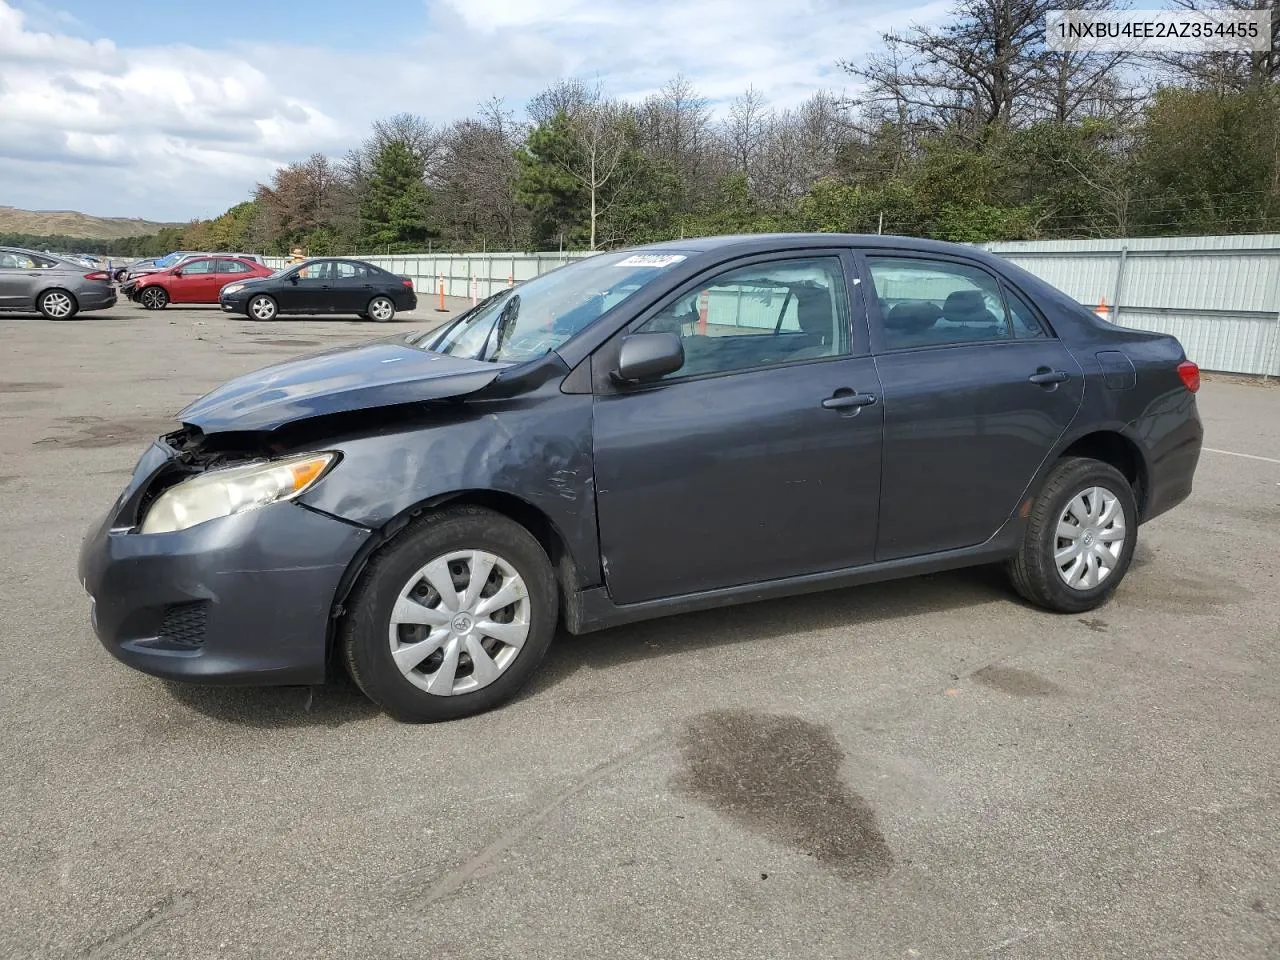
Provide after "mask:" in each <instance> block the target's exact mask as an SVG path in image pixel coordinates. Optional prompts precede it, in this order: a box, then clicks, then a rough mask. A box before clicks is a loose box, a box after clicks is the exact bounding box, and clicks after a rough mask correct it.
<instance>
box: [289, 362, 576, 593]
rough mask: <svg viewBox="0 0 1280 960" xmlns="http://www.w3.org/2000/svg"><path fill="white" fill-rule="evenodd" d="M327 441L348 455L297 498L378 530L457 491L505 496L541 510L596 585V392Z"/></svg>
mask: <svg viewBox="0 0 1280 960" xmlns="http://www.w3.org/2000/svg"><path fill="white" fill-rule="evenodd" d="M375 413H376V411H370V414H371V415H373V414H375ZM323 446H324V447H325V448H326V449H332V450H337V451H339V452H340V453H341V454H342V457H343V459H342V462H341V464H340V465H339V466H338V467H337V468H335V469H334V470H333V471H332V472H330V473H329V475H328V476H326V477H325V478H324V479H323V480H322V481H320V483H318V484H316V486H315V487H314V488H312V489H311V490H309V491H307V493H306V494H304V495H303V496H302V497H301V498H300V499H301V502H303V503H304V504H306V505H307V506H309V507H313V508H315V509H316V510H322V511H324V512H325V513H328V514H331V515H333V516H336V517H340V518H342V519H344V520H348V521H350V522H352V523H356V524H359V525H360V526H362V527H368V528H371V529H375V530H377V529H381V528H382V527H384V526H386V525H387V524H388V523H390V522H391V521H392V520H394V519H396V518H397V517H399V516H401V515H403V514H404V513H406V512H407V511H409V510H411V509H413V508H414V507H417V506H419V505H421V504H424V503H429V502H431V501H433V500H441V499H445V498H447V497H448V496H449V495H451V494H456V493H461V492H476V491H486V492H496V493H500V494H506V495H508V496H512V497H516V498H518V499H520V500H522V501H524V502H525V503H527V504H529V505H530V506H531V507H533V508H534V509H536V510H538V511H539V512H541V513H542V514H543V515H544V516H545V517H546V518H547V519H548V520H549V521H550V523H551V524H552V525H553V526H554V528H555V529H556V530H557V531H558V532H559V533H560V535H561V537H562V538H563V539H564V541H565V546H566V547H567V548H568V550H569V551H570V553H571V554H572V556H573V560H574V563H575V564H576V566H577V568H578V571H579V572H580V574H581V575H582V577H583V580H584V582H588V583H589V582H599V566H600V550H599V544H598V540H597V536H596V500H595V476H594V470H593V462H592V451H591V397H590V396H589V395H581V394H563V393H561V392H560V391H559V388H558V385H557V384H555V383H550V384H547V385H546V386H545V387H543V388H541V389H539V390H537V391H534V392H532V393H529V394H524V395H522V396H517V397H512V398H509V399H501V400H473V401H469V402H465V403H457V404H454V405H452V406H450V407H445V408H443V409H440V410H438V412H437V413H436V414H434V415H432V417H431V419H430V420H429V421H428V422H426V423H418V424H405V425H399V424H397V425H395V426H392V427H388V428H385V429H384V430H380V431H378V432H377V433H374V434H369V435H362V436H355V437H348V438H337V439H335V440H334V441H332V442H329V443H324V444H323Z"/></svg>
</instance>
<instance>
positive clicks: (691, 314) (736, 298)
mask: <svg viewBox="0 0 1280 960" xmlns="http://www.w3.org/2000/svg"><path fill="white" fill-rule="evenodd" d="M659 331H668V332H672V333H677V334H679V335H680V339H681V341H682V343H683V344H684V356H685V360H684V366H682V367H681V368H680V369H679V370H677V371H676V372H674V373H672V374H669V375H668V376H667V379H678V378H682V377H696V376H704V375H707V374H717V373H729V372H731V371H734V370H748V369H751V368H753V367H765V366H773V365H776V364H779V363H795V362H799V361H803V360H820V359H823V358H824V357H835V356H840V355H844V354H847V353H849V349H850V348H849V313H848V299H847V296H846V293H845V283H844V269H843V267H842V266H841V263H840V260H839V258H838V257H809V258H805V259H796V260H774V261H769V262H766V263H759V264H753V265H752V266H749V267H738V268H736V269H733V270H729V271H726V272H725V273H722V274H720V275H718V276H714V277H712V278H711V279H710V280H708V281H707V282H706V283H704V284H702V285H700V286H699V287H698V288H697V289H695V290H692V291H690V292H688V293H685V294H683V295H681V296H680V297H678V298H676V300H674V301H673V302H671V303H670V304H668V305H667V306H665V307H663V308H662V309H660V310H659V311H658V313H657V314H655V315H654V316H652V317H650V318H649V319H648V320H646V321H644V322H643V323H642V324H641V325H640V326H639V327H638V328H636V329H635V330H633V331H632V332H634V333H653V332H659Z"/></svg>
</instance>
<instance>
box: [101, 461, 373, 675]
mask: <svg viewBox="0 0 1280 960" xmlns="http://www.w3.org/2000/svg"><path fill="white" fill-rule="evenodd" d="M175 457H176V451H175V450H174V449H173V448H171V447H169V446H168V445H167V444H165V443H164V442H163V441H157V443H156V444H155V445H153V446H152V448H151V449H150V450H149V451H148V452H147V453H146V454H145V455H144V456H143V458H142V460H141V461H139V464H138V467H137V469H136V470H135V472H134V476H133V479H132V480H131V481H130V484H129V486H128V487H126V488H125V491H124V492H123V493H122V494H121V496H120V498H119V499H118V500H117V501H116V503H115V505H114V506H113V507H112V509H111V510H110V511H108V513H107V515H106V517H104V518H103V520H102V522H101V524H99V525H98V526H97V527H96V528H95V529H94V530H93V531H92V532H91V533H90V534H89V536H88V537H87V538H86V540H85V542H84V545H83V546H82V548H81V551H80V563H79V575H80V582H81V583H82V584H83V586H84V588H85V590H86V591H87V592H88V593H89V595H90V597H91V598H92V602H93V605H92V609H93V613H92V619H93V626H94V631H95V632H96V633H97V635H98V638H99V640H101V642H102V644H103V646H105V647H106V648H107V650H108V651H109V652H110V653H111V654H112V655H113V656H115V657H116V658H117V659H119V660H121V661H123V662H124V663H126V664H128V665H129V666H132V667H135V668H136V669H138V670H142V671H144V672H146V673H150V674H154V675H156V676H160V677H168V678H173V679H180V680H196V681H204V682H211V683H228V684H255V685H257V684H261V685H271V684H292V683H318V682H320V681H322V680H323V679H324V675H325V664H326V659H327V658H326V653H327V651H326V646H327V638H328V630H329V626H330V621H331V618H332V614H333V611H334V600H335V595H336V592H337V589H338V584H339V582H340V580H341V579H342V576H343V574H344V572H345V571H346V569H347V567H348V565H349V564H350V563H351V561H352V559H353V558H354V557H355V556H356V553H357V551H358V550H359V549H360V547H361V546H362V545H363V544H364V543H365V541H366V540H367V538H368V537H369V535H370V533H369V531H368V530H366V529H364V528H362V527H359V526H355V525H352V524H350V523H347V522H344V521H341V520H337V519H334V518H333V517H331V516H329V515H327V514H324V513H320V512H318V511H316V510H312V509H310V508H307V507H304V506H302V505H300V504H298V503H294V502H281V503H275V504H271V505H269V506H266V507H261V508H259V509H255V510H247V511H245V512H243V513H239V514H235V515H233V516H229V517H223V518H221V519H217V520H210V521H207V522H205V523H201V524H198V525H196V526H194V527H191V528H189V529H187V530H181V531H178V532H175V533H160V534H140V533H137V532H135V531H136V529H137V524H138V522H139V521H140V520H141V515H142V513H143V512H144V511H145V506H146V504H147V502H148V498H149V495H150V496H153V495H154V494H152V493H150V491H151V489H152V488H153V487H154V486H155V485H156V483H157V481H158V479H159V478H161V477H163V476H164V475H165V474H166V473H167V472H170V471H172V470H173V469H174V468H175Z"/></svg>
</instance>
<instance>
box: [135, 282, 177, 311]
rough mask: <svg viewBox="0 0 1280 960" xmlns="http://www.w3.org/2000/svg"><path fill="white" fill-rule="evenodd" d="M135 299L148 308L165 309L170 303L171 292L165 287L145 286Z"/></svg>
mask: <svg viewBox="0 0 1280 960" xmlns="http://www.w3.org/2000/svg"><path fill="white" fill-rule="evenodd" d="M135 299H136V300H137V301H138V302H139V303H140V304H142V306H143V307H145V308H146V309H147V310H163V309H164V308H165V307H167V306H168V305H169V294H168V292H167V291H166V290H165V289H164V287H143V288H142V289H141V290H139V291H138V292H137V296H136V297H135Z"/></svg>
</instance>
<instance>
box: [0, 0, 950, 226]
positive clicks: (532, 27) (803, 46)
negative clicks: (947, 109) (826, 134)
mask: <svg viewBox="0 0 1280 960" xmlns="http://www.w3.org/2000/svg"><path fill="white" fill-rule="evenodd" d="M916 2H918V3H921V2H922V4H923V5H920V6H916V7H914V8H905V9H903V8H894V7H892V6H890V4H891V3H892V0H876V3H877V4H883V6H875V7H869V6H868V5H866V4H861V3H859V4H853V3H850V2H847V0H791V2H789V3H787V4H779V3H777V2H774V0H643V2H640V0H541V2H536V3H535V2H533V0H428V2H427V9H428V12H429V15H430V16H429V30H428V31H427V32H425V33H421V34H420V35H417V36H407V37H402V38H401V40H400V42H399V46H398V48H396V49H391V50H379V51H375V52H365V51H350V50H345V49H340V48H341V46H342V44H343V37H342V36H341V35H340V34H335V36H334V38H333V44H334V48H326V47H314V46H312V47H300V46H284V45H280V44H278V43H271V44H265V43H264V44H260V45H259V44H241V45H237V46H233V47H231V48H229V49H222V50H211V49H201V48H199V47H195V46H190V45H184V44H167V45H149V46H130V45H126V44H124V43H121V44H117V43H114V42H112V41H111V40H109V39H86V38H84V37H80V36H74V35H71V34H69V33H67V32H66V31H67V30H68V29H70V26H68V24H69V23H72V22H73V21H68V20H67V18H66V17H65V16H62V15H60V14H59V12H58V11H57V10H55V9H52V8H51V7H50V6H48V5H38V7H37V8H36V9H38V11H39V15H38V16H37V17H35V18H33V17H32V16H30V15H24V14H23V13H22V12H21V11H19V10H17V9H16V8H15V7H13V6H12V5H11V3H10V2H8V0H0V130H3V131H4V134H3V137H2V138H0V204H10V205H14V206H20V207H36V208H63V209H65V208H75V209H82V210H86V211H87V212H91V213H100V214H115V215H131V216H148V217H153V218H160V219H186V218H188V217H192V216H210V215H214V214H216V213H218V212H220V211H221V210H223V209H225V208H226V207H228V206H229V205H231V204H232V203H236V202H238V201H239V200H242V199H244V198H245V197H247V196H248V194H249V192H250V191H251V190H252V188H253V186H254V184H255V183H256V182H258V181H260V180H265V179H267V178H268V177H269V176H270V174H271V171H272V170H273V169H274V168H275V167H276V166H277V165H279V164H281V163H285V162H288V161H290V160H295V159H299V158H301V157H305V156H307V155H308V154H310V153H312V152H315V151H321V152H327V153H331V154H341V153H343V152H345V150H346V149H348V148H350V147H352V146H355V145H356V144H357V143H358V142H359V141H360V140H361V139H362V138H363V137H364V136H365V134H366V133H367V130H368V126H369V124H370V122H372V121H373V120H374V119H377V118H378V117H383V116H387V115H389V114H391V113H395V112H399V111H411V112H414V113H420V114H423V115H425V116H427V117H428V118H430V119H432V120H435V121H438V122H441V123H445V122H448V121H450V120H452V119H455V118H457V117H460V116H463V115H465V114H467V113H469V112H471V111H473V110H474V109H475V107H476V105H477V104H478V103H480V102H481V101H483V100H485V99H487V98H488V97H490V96H494V95H496V96H501V97H504V98H506V99H507V101H508V103H509V104H511V105H512V106H515V107H519V106H521V105H523V103H524V102H525V101H527V100H528V98H529V97H531V96H532V95H533V94H535V93H537V92H538V91H539V90H540V89H542V88H544V87H545V86H546V85H547V84H549V83H551V82H553V81H554V80H556V79H557V78H559V77H562V76H579V77H583V78H593V77H597V76H598V77H599V78H600V79H601V81H602V82H603V83H604V85H605V87H606V89H607V90H608V91H609V92H610V93H612V94H614V95H617V96H627V97H637V96H642V95H644V94H646V93H648V92H651V91H653V90H656V89H657V88H659V87H660V86H661V85H662V84H663V83H664V82H665V81H666V80H667V79H669V78H670V77H672V76H673V75H675V74H676V73H678V72H680V73H684V74H685V75H686V76H688V77H689V78H690V79H692V80H693V81H694V83H695V84H696V86H697V87H698V89H699V90H700V91H701V92H702V94H703V95H704V96H707V97H709V98H710V99H712V101H713V102H718V103H722V102H723V101H726V100H728V99H729V98H730V97H732V96H734V95H735V94H737V93H739V92H741V91H742V90H744V89H745V88H746V87H747V86H748V85H754V86H755V87H756V88H758V89H760V90H762V91H763V92H764V93H765V94H766V95H767V96H768V97H769V98H770V100H771V102H772V103H773V104H774V105H775V106H789V105H792V104H794V103H797V102H799V101H801V100H803V99H804V98H805V97H807V96H808V95H809V94H811V93H812V92H813V91H814V90H816V89H818V88H826V89H837V90H839V89H842V88H846V87H848V86H849V83H848V81H849V79H850V78H849V77H848V75H846V74H844V73H842V72H841V71H840V70H839V68H838V66H837V61H839V60H840V59H841V58H847V57H856V56H858V55H860V54H861V53H864V52H866V51H867V50H869V49H872V48H874V46H875V44H876V42H877V40H878V36H879V33H880V32H882V31H883V30H885V29H887V28H889V27H891V26H898V27H901V26H905V25H906V24H907V23H908V22H909V21H912V20H918V21H934V20H937V19H939V18H940V17H941V16H942V14H943V12H944V11H945V9H946V6H947V5H948V4H947V0H916ZM859 8H860V9H859Z"/></svg>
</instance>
